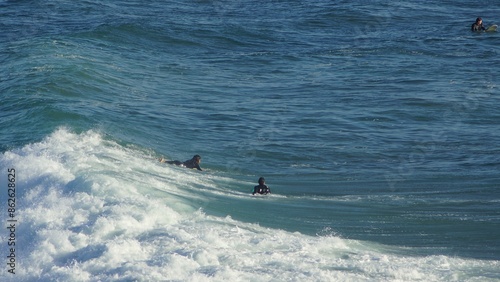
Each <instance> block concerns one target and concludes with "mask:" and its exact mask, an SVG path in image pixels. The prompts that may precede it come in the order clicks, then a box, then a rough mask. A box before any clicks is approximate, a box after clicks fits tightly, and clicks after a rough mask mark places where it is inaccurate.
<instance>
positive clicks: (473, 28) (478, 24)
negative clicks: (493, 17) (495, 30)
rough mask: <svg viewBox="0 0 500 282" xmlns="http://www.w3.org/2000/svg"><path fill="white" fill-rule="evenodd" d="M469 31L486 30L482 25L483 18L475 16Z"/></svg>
mask: <svg viewBox="0 0 500 282" xmlns="http://www.w3.org/2000/svg"><path fill="white" fill-rule="evenodd" d="M470 29H471V31H483V30H486V28H485V27H484V26H483V19H481V18H477V19H476V22H475V23H473V24H472V26H471V28H470Z"/></svg>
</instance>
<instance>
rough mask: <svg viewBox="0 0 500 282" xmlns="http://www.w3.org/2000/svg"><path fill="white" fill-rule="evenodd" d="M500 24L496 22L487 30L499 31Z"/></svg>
mask: <svg viewBox="0 0 500 282" xmlns="http://www.w3.org/2000/svg"><path fill="white" fill-rule="evenodd" d="M497 28H498V25H496V24H494V25H492V26H490V27H488V28H487V29H486V31H497Z"/></svg>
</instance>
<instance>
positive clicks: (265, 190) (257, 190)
mask: <svg viewBox="0 0 500 282" xmlns="http://www.w3.org/2000/svg"><path fill="white" fill-rule="evenodd" d="M255 194H263V195H266V194H271V189H269V187H267V185H266V180H265V179H264V177H261V178H259V185H257V186H255V187H254V188H253V193H252V195H255Z"/></svg>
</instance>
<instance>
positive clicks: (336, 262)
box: [0, 128, 499, 281]
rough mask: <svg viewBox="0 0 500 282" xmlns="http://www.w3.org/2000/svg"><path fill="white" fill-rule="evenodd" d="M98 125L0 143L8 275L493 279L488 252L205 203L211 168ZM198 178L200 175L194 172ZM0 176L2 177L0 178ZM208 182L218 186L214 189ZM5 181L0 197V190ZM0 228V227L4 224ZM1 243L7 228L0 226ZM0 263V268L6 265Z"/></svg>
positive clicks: (493, 264) (41, 277) (24, 278)
mask: <svg viewBox="0 0 500 282" xmlns="http://www.w3.org/2000/svg"><path fill="white" fill-rule="evenodd" d="M146 154H148V152H147V151H144V150H141V149H139V148H134V147H130V146H122V145H119V144H117V143H116V142H114V141H111V140H107V139H105V138H103V136H102V135H101V134H99V133H97V132H94V131H89V132H85V133H82V134H75V133H72V132H70V131H69V130H67V129H64V128H62V129H59V130H57V131H56V132H54V133H53V134H51V135H50V136H48V137H47V138H46V139H44V140H43V141H41V142H39V143H34V144H29V145H26V146H24V147H23V148H19V149H14V150H11V151H8V152H5V153H4V154H2V155H1V156H0V167H1V168H2V171H3V172H4V171H6V168H8V167H14V168H15V169H16V171H17V174H18V193H17V197H18V199H19V203H20V204H19V210H18V216H19V230H18V237H17V240H18V248H19V249H18V250H17V254H18V266H17V267H18V272H17V273H16V274H15V280H17V281H39V280H44V281H57V280H62V281H124V280H125V281H131V280H139V281H160V280H179V281H222V280H233V281H445V280H446V281H464V280H472V281H474V280H476V281H479V280H481V281H487V280H491V281H493V280H498V278H499V275H498V273H497V269H498V267H499V262H498V261H480V260H472V259H461V258H452V257H446V256H426V257H406V256H403V255H399V254H398V250H397V249H396V248H391V247H386V246H380V245H376V244H372V243H369V242H361V241H355V240H348V239H343V238H339V237H335V236H324V237H312V236H306V235H303V234H300V233H290V232H286V231H283V230H279V229H269V228H264V227H261V226H259V225H258V224H252V223H243V222H239V221H236V220H233V219H232V218H231V217H229V216H227V217H216V216H209V215H206V214H205V213H204V212H203V211H202V210H200V209H199V208H200V207H203V204H204V203H206V201H208V200H207V199H206V198H205V197H204V196H202V195H201V194H199V193H198V194H197V193H196V191H197V189H196V187H200V189H202V190H204V191H210V188H211V187H212V186H214V184H213V181H214V179H215V178H217V177H216V176H213V175H212V176H211V175H209V174H201V173H197V172H194V171H190V170H185V169H179V168H176V167H170V166H165V165H161V164H159V163H158V162H156V161H153V160H152V159H151V158H145V157H144V156H145V155H146ZM200 183H201V184H200ZM1 185H2V187H6V180H5V179H3V178H2V183H1ZM214 193H222V192H221V191H215V192H214ZM5 197H6V195H5V193H2V194H1V202H2V203H4V202H5ZM4 232H5V230H4ZM1 246H4V247H2V248H6V247H5V246H6V236H5V233H2V242H1ZM9 275H10V274H8V273H6V272H5V271H4V272H2V274H1V278H2V280H4V281H5V280H6V279H12V276H9Z"/></svg>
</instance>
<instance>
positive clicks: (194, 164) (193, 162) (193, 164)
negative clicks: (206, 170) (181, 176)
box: [160, 155, 202, 170]
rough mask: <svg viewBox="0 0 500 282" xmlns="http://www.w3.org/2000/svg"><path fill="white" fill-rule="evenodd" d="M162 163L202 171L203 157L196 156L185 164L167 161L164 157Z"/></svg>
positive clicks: (161, 159)
mask: <svg viewBox="0 0 500 282" xmlns="http://www.w3.org/2000/svg"><path fill="white" fill-rule="evenodd" d="M160 163H167V164H173V165H178V166H183V167H187V168H196V169H197V170H202V169H201V167H200V163H201V157H200V155H194V157H193V158H192V159H190V160H187V161H185V162H181V161H177V160H175V161H167V160H165V159H164V158H163V157H162V158H160Z"/></svg>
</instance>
